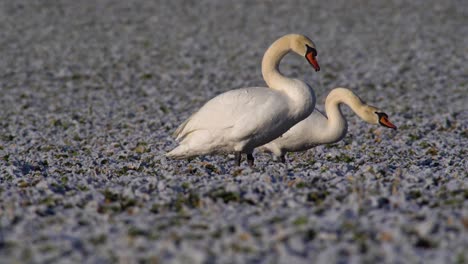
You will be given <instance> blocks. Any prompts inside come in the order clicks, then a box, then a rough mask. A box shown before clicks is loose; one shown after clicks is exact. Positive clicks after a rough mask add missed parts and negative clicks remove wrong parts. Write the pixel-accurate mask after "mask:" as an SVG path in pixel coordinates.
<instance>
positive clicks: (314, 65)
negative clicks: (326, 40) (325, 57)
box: [305, 52, 320, 72]
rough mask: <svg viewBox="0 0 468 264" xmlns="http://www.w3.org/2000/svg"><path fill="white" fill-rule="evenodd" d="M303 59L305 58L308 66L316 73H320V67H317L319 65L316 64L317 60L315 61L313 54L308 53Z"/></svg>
mask: <svg viewBox="0 0 468 264" xmlns="http://www.w3.org/2000/svg"><path fill="white" fill-rule="evenodd" d="M305 57H306V59H307V61H308V62H309V63H310V65H312V67H314V69H315V71H316V72H318V71H320V66H319V64H318V62H317V59H315V56H314V54H313V53H312V52H308V53H307V54H306V56H305Z"/></svg>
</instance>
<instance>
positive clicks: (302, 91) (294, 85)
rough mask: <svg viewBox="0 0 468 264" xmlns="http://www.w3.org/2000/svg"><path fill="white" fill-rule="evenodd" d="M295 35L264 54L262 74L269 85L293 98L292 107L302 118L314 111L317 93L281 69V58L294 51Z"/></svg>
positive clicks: (278, 41) (277, 42) (276, 42)
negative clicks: (292, 44)
mask: <svg viewBox="0 0 468 264" xmlns="http://www.w3.org/2000/svg"><path fill="white" fill-rule="evenodd" d="M294 37H295V36H294V35H286V36H284V37H282V38H280V39H278V40H276V41H275V42H273V44H271V46H270V47H269V48H268V49H267V51H266V52H265V55H264V56H263V60H262V75H263V79H264V80H265V82H266V83H267V85H268V87H270V88H271V89H274V90H277V91H280V92H283V93H285V94H286V95H287V96H288V97H289V98H290V99H291V102H292V105H294V106H295V107H292V110H293V111H294V116H297V118H299V120H302V119H304V118H305V117H307V116H308V115H309V114H310V113H311V112H312V110H313V108H314V106H315V94H314V92H313V90H312V89H311V88H310V87H309V86H308V85H307V84H306V83H304V82H303V81H300V80H297V79H291V78H288V77H286V76H284V75H283V74H281V72H280V71H279V63H280V61H281V59H282V58H283V57H284V56H285V55H286V54H287V53H288V52H291V51H292V48H291V42H292V40H293V38H294ZM305 110H306V111H305ZM309 110H310V111H309ZM296 121H297V120H296Z"/></svg>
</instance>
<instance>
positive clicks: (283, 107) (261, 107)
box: [174, 87, 288, 140]
mask: <svg viewBox="0 0 468 264" xmlns="http://www.w3.org/2000/svg"><path fill="white" fill-rule="evenodd" d="M287 112H288V104H287V99H286V98H285V96H284V95H282V94H281V92H278V91H275V90H272V89H269V88H265V87H251V88H242V89H237V90H232V91H228V92H226V93H223V94H220V95H218V96H216V97H215V98H213V99H211V100H210V101H208V102H207V103H206V104H205V105H204V106H203V107H202V108H200V109H199V110H198V111H197V112H196V113H194V114H193V115H192V116H191V117H190V118H188V119H187V120H186V121H185V122H184V123H182V124H181V125H180V126H179V127H178V128H177V130H176V131H175V132H174V136H176V139H177V140H181V139H183V138H185V137H186V136H187V135H189V134H190V133H193V132H195V131H198V130H208V131H212V132H214V131H216V130H224V133H225V132H226V129H229V130H231V131H230V132H231V135H232V136H233V137H236V138H237V139H242V138H247V137H249V136H251V135H252V134H254V133H257V132H260V130H261V129H264V128H266V127H268V124H269V123H273V122H276V121H277V120H276V119H278V118H281V116H283V115H284V113H287ZM225 134H226V133H225Z"/></svg>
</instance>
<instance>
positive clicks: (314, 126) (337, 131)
mask: <svg viewBox="0 0 468 264" xmlns="http://www.w3.org/2000/svg"><path fill="white" fill-rule="evenodd" d="M341 104H346V105H348V106H349V107H350V108H351V109H352V110H353V111H354V113H356V114H357V115H358V116H359V117H360V118H361V119H363V120H364V121H366V122H367V123H370V124H380V125H382V126H385V127H389V128H394V129H396V126H395V125H393V124H392V123H391V122H390V121H389V120H388V116H387V114H385V113H383V112H382V111H381V110H379V109H378V108H376V107H374V106H371V105H367V104H365V103H364V102H363V101H362V100H361V99H360V98H359V97H358V96H357V95H356V94H355V93H353V92H352V91H350V90H349V89H346V88H335V89H333V90H332V91H331V92H330V93H329V94H328V96H327V99H326V101H325V111H326V115H325V114H323V113H322V112H320V111H319V110H317V109H315V110H314V111H313V112H312V114H310V115H309V116H308V117H307V118H306V119H304V120H302V121H301V122H299V123H297V124H296V125H295V126H293V127H292V128H290V129H289V130H288V131H287V132H286V133H284V134H283V135H282V136H281V137H279V138H277V139H275V140H273V141H272V142H269V143H268V144H266V145H264V146H262V147H260V149H261V150H264V151H268V152H271V153H273V155H274V156H275V158H279V159H281V161H283V162H285V154H286V153H287V152H299V151H305V150H307V149H310V148H312V147H315V146H317V145H322V144H330V143H335V142H338V141H340V140H341V139H343V138H344V136H345V135H346V132H347V129H348V126H347V122H346V119H345V117H344V116H343V114H342V113H341V109H340V105H341Z"/></svg>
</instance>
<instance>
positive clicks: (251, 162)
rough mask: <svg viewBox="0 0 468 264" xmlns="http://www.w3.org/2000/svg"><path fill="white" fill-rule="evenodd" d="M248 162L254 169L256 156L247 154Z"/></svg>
mask: <svg viewBox="0 0 468 264" xmlns="http://www.w3.org/2000/svg"><path fill="white" fill-rule="evenodd" d="M247 162H248V163H249V166H250V167H253V165H254V156H253V155H252V153H248V154H247Z"/></svg>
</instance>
